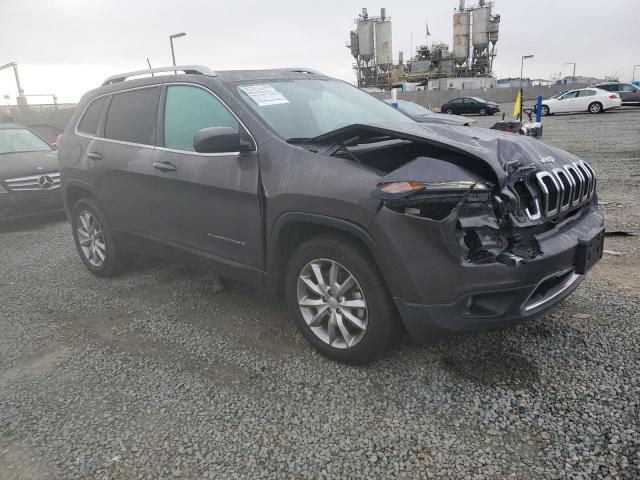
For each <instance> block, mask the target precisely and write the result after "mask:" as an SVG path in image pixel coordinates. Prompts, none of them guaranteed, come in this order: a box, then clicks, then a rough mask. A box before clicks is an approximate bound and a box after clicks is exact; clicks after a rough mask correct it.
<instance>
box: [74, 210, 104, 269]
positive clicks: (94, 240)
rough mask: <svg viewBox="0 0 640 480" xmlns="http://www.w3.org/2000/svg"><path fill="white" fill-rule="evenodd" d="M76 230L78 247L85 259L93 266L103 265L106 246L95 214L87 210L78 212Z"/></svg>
mask: <svg viewBox="0 0 640 480" xmlns="http://www.w3.org/2000/svg"><path fill="white" fill-rule="evenodd" d="M76 232H77V235H78V243H79V245H80V249H81V250H82V254H83V255H84V256H85V258H86V259H87V261H88V262H89V263H90V264H91V265H92V266H94V267H101V266H102V265H104V262H105V259H106V258H107V247H106V244H105V241H104V234H103V233H102V227H101V226H100V223H99V222H98V219H97V218H96V217H95V215H93V214H92V213H91V212H89V211H87V210H83V211H82V212H80V213H79V214H78V221H77V225H76Z"/></svg>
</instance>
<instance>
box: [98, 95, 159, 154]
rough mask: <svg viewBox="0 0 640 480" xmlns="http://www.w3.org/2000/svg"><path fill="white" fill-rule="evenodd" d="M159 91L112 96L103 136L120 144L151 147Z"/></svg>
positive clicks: (153, 140) (153, 139)
mask: <svg viewBox="0 0 640 480" xmlns="http://www.w3.org/2000/svg"><path fill="white" fill-rule="evenodd" d="M159 93H160V88H158V87H153V88H144V89H140V90H131V91H129V92H122V93H116V94H115V95H113V99H112V100H111V105H109V111H108V112H107V121H106V123H105V127H104V136H105V137H106V138H111V139H113V140H120V141H123V142H132V143H140V144H142V145H153V144H154V143H155V135H156V112H157V109H158V98H159Z"/></svg>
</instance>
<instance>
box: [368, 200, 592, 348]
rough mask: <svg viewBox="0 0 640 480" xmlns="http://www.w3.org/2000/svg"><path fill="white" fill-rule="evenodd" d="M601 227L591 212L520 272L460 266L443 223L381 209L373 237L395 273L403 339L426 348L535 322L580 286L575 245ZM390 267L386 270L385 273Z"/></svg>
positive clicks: (550, 238) (562, 228)
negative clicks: (449, 337)
mask: <svg viewBox="0 0 640 480" xmlns="http://www.w3.org/2000/svg"><path fill="white" fill-rule="evenodd" d="M603 223H604V219H603V216H602V214H601V213H600V212H599V211H598V210H597V208H595V206H589V207H587V208H585V211H584V212H582V213H581V214H580V215H579V216H578V217H577V218H574V219H573V220H571V221H567V222H565V223H564V224H561V225H558V226H557V227H555V228H554V229H553V230H550V231H547V232H545V233H544V234H541V235H539V236H538V237H537V240H538V243H539V245H540V250H541V252H542V254H540V255H538V256H537V257H535V258H533V259H532V260H529V261H526V262H523V263H521V264H520V265H519V266H517V267H516V266H508V265H504V264H501V263H497V262H492V263H484V264H473V263H468V262H467V263H465V262H463V261H462V260H461V258H460V257H459V256H457V255H455V254H454V253H453V251H452V250H453V249H452V248H450V247H451V245H447V235H446V234H445V230H446V228H447V226H446V225H444V224H443V222H438V221H434V220H429V219H422V218H415V217H407V216H405V215H403V214H400V213H396V212H393V211H391V210H388V209H386V208H383V209H382V210H381V211H380V213H379V214H378V216H377V217H376V220H375V221H374V224H373V225H372V232H373V233H374V234H375V238H376V241H377V243H378V245H379V247H381V250H382V251H383V252H386V253H387V257H388V258H387V259H386V262H391V263H390V264H387V266H386V267H383V270H385V271H387V269H388V268H392V269H393V271H394V274H393V278H392V279H391V281H392V282H394V285H393V286H392V287H391V286H390V289H391V292H392V295H393V297H394V300H395V303H396V306H397V309H398V312H399V314H400V317H401V318H402V320H403V322H404V324H405V326H406V328H407V331H408V332H409V334H410V335H411V336H412V337H413V338H415V339H416V340H418V341H425V340H427V339H429V338H432V337H433V336H434V335H435V334H442V333H463V332H473V331H484V330H493V329H499V328H504V327H506V326H510V325H513V324H514V323H517V322H520V321H524V320H527V319H531V318H535V317H538V316H540V315H541V314H542V313H544V312H545V311H547V310H549V309H550V308H552V307H553V306H555V305H556V304H558V303H559V302H560V301H562V300H563V299H564V298H566V297H567V296H568V295H570V294H571V292H573V291H574V290H575V289H576V288H577V287H578V286H579V285H580V284H581V283H582V281H583V280H584V278H585V275H579V274H577V273H576V272H575V265H576V254H577V251H578V245H579V241H580V240H584V239H590V238H593V237H594V236H596V235H597V234H598V232H600V231H601V230H602V225H603ZM390 265H392V267H390Z"/></svg>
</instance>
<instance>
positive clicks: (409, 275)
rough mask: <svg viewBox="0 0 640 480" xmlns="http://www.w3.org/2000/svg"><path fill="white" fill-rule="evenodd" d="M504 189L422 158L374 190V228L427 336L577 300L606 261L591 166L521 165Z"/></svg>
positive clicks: (404, 305)
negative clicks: (573, 296) (577, 292)
mask: <svg viewBox="0 0 640 480" xmlns="http://www.w3.org/2000/svg"><path fill="white" fill-rule="evenodd" d="M504 171H505V175H504V176H503V179H502V181H501V182H498V181H495V180H494V181H492V180H493V179H488V178H486V177H485V178H483V177H482V176H481V175H479V174H478V173H477V172H474V171H473V170H471V169H468V168H465V167H463V166H461V165H452V164H451V163H450V162H447V161H443V160H441V159H436V158H427V157H420V158H416V159H415V160H414V161H412V162H410V163H409V164H406V165H404V166H403V167H401V168H399V169H397V170H395V171H393V172H391V173H390V174H389V175H387V176H385V177H384V178H383V180H382V182H381V183H380V184H379V185H378V186H377V187H376V188H375V189H374V190H373V191H372V193H371V194H372V196H374V197H376V198H379V199H380V200H381V202H382V205H383V206H382V208H381V209H380V211H379V213H378V215H377V216H376V219H375V220H374V222H373V224H372V225H371V227H370V231H371V233H372V235H373V237H374V238H375V240H376V242H377V243H378V245H379V246H380V247H381V248H382V251H384V252H385V254H386V255H388V257H389V258H388V261H389V262H390V263H391V264H392V265H394V266H395V267H394V268H395V269H396V272H397V275H396V279H397V281H398V283H399V285H398V288H397V290H396V291H395V292H394V294H395V301H396V304H397V307H398V310H399V312H400V315H401V317H402V318H403V320H404V322H405V325H406V327H407V329H408V330H409V332H410V333H411V334H412V335H413V336H414V337H415V338H417V339H423V340H424V339H427V338H430V337H431V336H432V335H433V333H434V330H435V331H449V332H463V331H477V330H487V329H494V328H500V327H504V326H506V325H510V324H513V323H514V322H516V321H519V320H525V319H528V318H532V317H536V316H538V315H540V314H541V313H542V312H544V311H546V310H547V309H549V308H551V307H552V306H554V305H555V304H557V303H558V302H559V301H561V300H562V299H563V298H565V297H566V296H568V295H569V294H570V293H571V292H572V291H573V290H574V289H575V288H576V287H577V286H578V285H579V284H580V283H581V282H582V281H583V279H584V276H585V274H586V272H587V271H588V270H589V269H590V268H591V267H592V266H593V265H594V264H595V263H596V262H597V261H598V260H599V259H600V258H601V256H602V246H603V238H604V229H603V223H604V219H603V216H602V214H601V213H600V211H599V210H598V207H597V196H596V178H595V174H594V172H593V170H592V169H591V167H590V166H589V165H588V164H587V163H586V162H584V161H581V160H576V161H574V162H564V161H558V160H557V159H555V158H552V157H548V158H547V159H546V161H543V162H536V163H533V162H524V161H514V162H512V163H507V164H505V165H504Z"/></svg>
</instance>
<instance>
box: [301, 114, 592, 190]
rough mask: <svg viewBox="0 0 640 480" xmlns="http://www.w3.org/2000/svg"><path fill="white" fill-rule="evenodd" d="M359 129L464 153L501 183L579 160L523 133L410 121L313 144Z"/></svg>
mask: <svg viewBox="0 0 640 480" xmlns="http://www.w3.org/2000/svg"><path fill="white" fill-rule="evenodd" d="M361 132H367V133H369V134H371V133H376V134H379V135H389V136H392V137H395V138H398V139H406V140H411V141H414V142H421V143H426V144H431V145H436V146H438V147H441V148H445V149H448V150H451V151H454V152H457V153H462V154H465V155H467V156H469V157H472V158H474V159H476V160H478V161H481V162H484V163H486V164H488V165H489V166H490V167H491V168H492V169H493V171H494V172H495V174H496V177H497V179H498V181H499V183H500V184H501V185H502V184H503V183H504V181H505V180H506V178H507V177H508V176H509V174H510V173H511V172H512V171H515V170H517V169H518V168H521V167H530V166H534V167H535V168H536V169H537V170H545V171H551V170H553V169H554V168H557V167H559V166H563V165H566V164H570V163H573V162H576V161H579V160H580V159H579V158H578V157H576V156H575V155H573V154H571V153H569V152H565V151H564V150H560V149H559V148H555V147H552V146H549V145H547V144H545V143H542V142H541V141H540V140H536V139H534V138H531V137H525V136H523V135H518V134H514V133H506V132H500V131H497V130H490V129H484V128H474V127H456V126H452V125H435V124H425V123H411V122H407V123H401V124H400V123H397V124H384V123H371V124H356V125H350V126H348V127H344V128H341V129H339V130H335V131H333V132H329V133H327V134H325V135H322V136H320V137H316V139H314V143H316V141H322V140H325V139H326V140H327V141H328V140H333V141H340V139H341V138H344V139H347V138H349V137H350V136H353V135H354V133H361Z"/></svg>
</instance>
